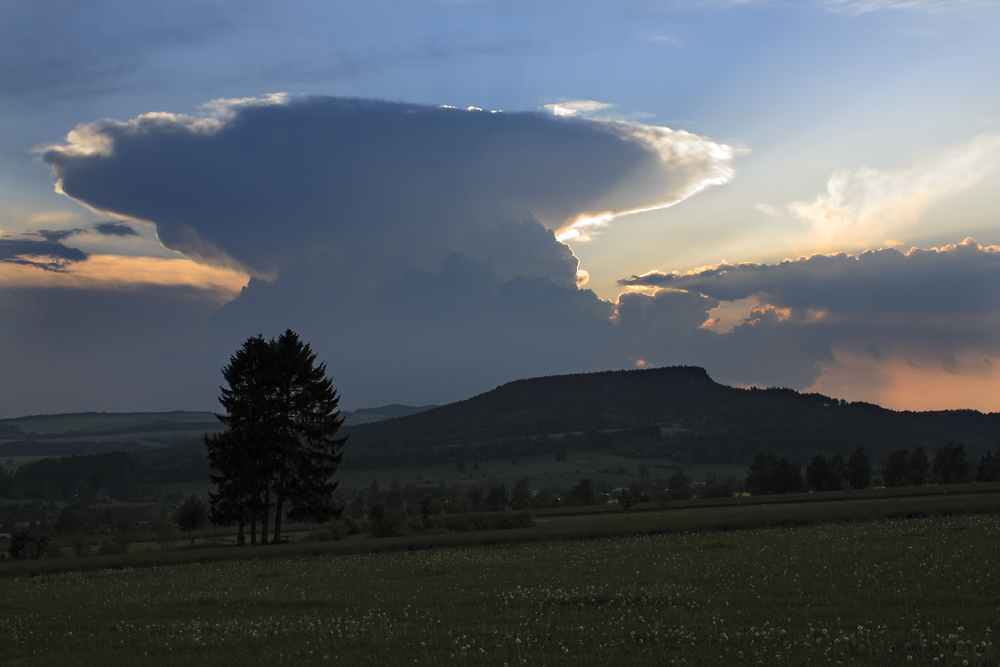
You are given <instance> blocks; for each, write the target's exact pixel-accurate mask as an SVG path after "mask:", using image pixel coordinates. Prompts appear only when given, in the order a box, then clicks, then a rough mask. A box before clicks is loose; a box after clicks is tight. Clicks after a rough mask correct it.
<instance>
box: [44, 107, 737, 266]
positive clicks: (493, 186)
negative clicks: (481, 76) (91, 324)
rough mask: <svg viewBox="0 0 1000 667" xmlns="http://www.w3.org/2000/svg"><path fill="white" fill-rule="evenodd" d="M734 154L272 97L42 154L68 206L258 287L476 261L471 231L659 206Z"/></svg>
mask: <svg viewBox="0 0 1000 667" xmlns="http://www.w3.org/2000/svg"><path fill="white" fill-rule="evenodd" d="M732 157H733V151H732V149H731V148H729V147H728V146H725V145H722V144H718V143H715V142H713V141H711V140H709V139H706V138H704V137H698V136H696V135H692V134H690V133H687V132H683V131H675V130H671V129H669V128H663V127H655V126H649V125H642V124H639V123H628V122H619V121H597V120H585V119H578V118H564V117H554V116H550V115H548V114H540V113H488V112H482V111H463V110H458V109H450V108H441V107H429V106H420V105H413V104H398V103H390V102H382V101H375V100H357V99H336V98H318V97H290V96H287V95H272V96H269V97H267V98H254V99H244V100H224V101H217V102H215V103H213V104H212V105H210V106H209V107H208V108H207V109H206V112H205V114H204V115H201V116H187V115H180V114H168V113H150V114H144V115H142V116H140V117H138V118H135V119H133V120H131V121H126V122H122V121H112V120H102V121H96V122H94V123H90V124H86V125H81V126H79V127H77V128H76V129H75V130H73V131H72V132H71V133H70V134H69V135H68V137H67V143H66V144H64V145H60V146H54V147H50V148H48V149H47V150H46V151H45V153H44V159H45V160H46V161H47V162H48V163H49V164H50V165H51V166H52V170H53V174H54V176H55V178H56V181H57V187H58V188H59V189H60V190H61V191H62V192H64V193H66V194H67V195H69V196H71V197H73V198H75V199H78V200H80V201H82V202H84V203H86V204H87V205H88V206H91V207H92V208H96V209H99V210H102V211H109V212H114V213H115V214H117V215H120V216H126V217H132V218H137V219H143V220H148V221H152V222H153V223H155V224H156V226H157V233H158V235H159V238H160V239H161V241H162V242H163V243H164V244H165V245H166V246H167V247H169V248H172V249H175V250H178V251H180V252H183V253H185V254H187V255H189V256H192V257H200V258H204V259H206V260H214V261H225V260H226V259H227V258H230V257H231V258H234V259H235V260H236V261H238V262H240V263H241V264H243V265H244V266H246V267H248V268H250V269H252V270H256V271H258V272H273V271H275V270H278V269H279V268H280V267H281V265H282V264H283V263H288V262H289V261H295V259H293V258H295V257H297V256H298V254H299V251H300V250H302V249H308V250H310V251H312V250H314V249H316V248H317V247H318V246H324V245H325V246H329V245H334V244H336V245H343V244H344V243H345V242H346V243H351V244H353V243H358V242H362V241H363V242H365V243H367V245H368V246H369V247H368V248H367V251H368V253H369V256H371V255H372V253H375V252H376V251H377V252H378V253H379V254H387V255H393V256H394V257H395V258H396V259H397V261H398V259H399V258H400V257H402V256H404V255H410V256H411V257H418V256H420V255H421V253H422V252H425V251H426V252H430V248H432V247H433V248H437V250H438V252H437V253H436V254H435V253H434V252H430V254H432V255H434V257H433V258H429V259H430V262H429V263H427V264H426V265H425V267H426V266H431V265H439V264H440V262H441V261H442V260H443V258H444V256H446V254H447V253H450V252H454V251H462V252H465V253H467V254H470V255H473V256H480V257H483V256H485V255H488V254H489V252H490V251H489V247H490V246H493V245H495V239H494V238H492V235H490V234H487V235H486V236H490V238H489V240H485V239H483V238H480V239H479V240H478V241H477V240H476V238H475V237H481V236H482V230H484V229H487V228H490V227H493V228H496V227H497V226H504V225H507V224H508V223H510V222H511V221H514V222H516V223H518V224H519V223H520V221H522V220H525V219H532V220H535V221H537V222H539V223H541V224H542V225H543V226H544V227H546V228H547V229H550V230H553V231H557V232H559V231H564V230H566V229H567V228H569V227H571V226H572V225H574V224H575V223H577V221H578V220H579V219H580V218H581V217H583V218H586V217H587V216H597V215H602V214H611V215H615V214H620V213H624V212H628V211H634V210H641V209H648V208H657V207H661V206H667V205H670V204H673V203H676V202H677V201H680V200H682V199H684V198H686V197H689V196H691V195H692V194H694V193H696V192H698V191H700V190H702V189H704V188H706V187H709V186H710V185H712V184H717V183H723V182H726V181H727V180H729V179H730V178H732V175H733V169H732V164H731V162H732ZM461 237H465V239H466V242H465V243H464V244H459V245H458V246H456V245H455V241H456V240H457V239H459V238H461ZM404 239H405V240H404ZM400 240H402V241H403V242H402V243H399V242H397V241H400ZM477 243H478V247H477ZM442 252H444V253H445V254H444V255H442V254H441V253H442ZM283 255H284V257H283ZM513 275H516V269H514V270H513ZM573 276H574V280H575V272H574V273H573Z"/></svg>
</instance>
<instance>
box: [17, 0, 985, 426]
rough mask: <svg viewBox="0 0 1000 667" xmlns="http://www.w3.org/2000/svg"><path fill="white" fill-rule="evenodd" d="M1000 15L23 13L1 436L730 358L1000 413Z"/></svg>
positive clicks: (195, 7) (733, 362) (523, 5)
mask: <svg viewBox="0 0 1000 667" xmlns="http://www.w3.org/2000/svg"><path fill="white" fill-rule="evenodd" d="M998 34H1000V2H994V1H985V0H983V1H977V0H812V1H810V0H804V1H802V2H771V1H768V0H728V1H727V0H700V1H694V0H691V1H685V0H680V1H669V0H667V1H664V0H659V1H657V2H643V1H641V0H639V1H636V2H630V3H627V4H624V6H613V5H612V3H606V2H586V1H582V2H581V1H574V2H560V1H552V2H517V1H504V2H500V1H496V2H490V1H486V0H484V1H464V2H463V1H461V0H452V1H439V2H428V1H423V0H412V1H407V2H379V1H373V2H366V3H347V2H309V1H305V0H303V1H295V2H289V3H273V2H262V1H254V0H241V1H240V2H229V1H226V0H218V1H207V2H206V1H198V2H188V1H185V0H174V1H171V2H155V1H154V2H145V3H135V2H132V1H127V0H95V1H94V2H87V3H80V2H76V1H74V0H44V1H42V2H34V3H27V2H21V1H17V0H0V117H2V118H3V123H0V417H16V416H24V415H30V414H45V413H49V414H52V413H61V412H78V411H109V412H110V411H116V412H117V411H140V410H142V411H145V410H155V411H159V410H218V409H219V408H218V402H217V398H218V395H219V386H220V385H221V384H222V382H223V380H222V375H221V370H220V369H221V368H222V367H223V366H224V365H225V364H226V363H227V362H228V360H229V357H230V355H231V354H233V353H234V352H235V351H236V350H237V349H238V348H239V347H240V345H241V344H242V342H243V341H244V340H246V339H247V338H249V337H250V336H254V335H257V334H263V335H264V336H266V337H272V336H277V335H279V334H280V333H281V332H282V331H284V330H285V329H289V328H290V329H292V330H294V331H296V332H297V333H298V334H299V335H300V336H301V338H302V339H304V340H306V341H308V342H309V343H310V344H311V345H312V347H313V349H314V351H315V352H316V353H317V355H318V360H319V361H321V362H323V363H325V364H326V367H327V372H328V374H329V375H330V376H331V377H332V378H333V380H334V385H335V386H336V387H337V388H338V390H339V391H340V393H341V396H342V401H341V407H343V408H346V409H356V408H361V407H370V406H377V405H383V404H387V403H403V404H410V405H424V404H430V403H438V404H441V403H447V402H451V401H455V400H461V399H463V398H467V397H469V396H473V395H475V394H478V393H482V392H484V391H489V390H490V389H492V388H494V387H496V386H497V385H499V384H502V383H504V382H508V381H511V380H515V379H519V378H524V377H534V376H541V375H551V374H561V373H579V372H593V371H601V370H611V369H620V368H644V367H645V368H649V367H658V366H667V365H695V366H702V367H704V368H706V369H707V370H708V372H709V373H710V374H711V376H712V377H713V378H714V379H715V380H717V381H719V382H723V383H726V384H731V385H734V386H742V387H749V386H758V387H771V386H777V387H791V388H794V389H797V390H800V391H810V392H820V393H823V394H826V395H830V396H834V397H836V398H841V399H845V400H851V401H867V402H871V403H877V404H880V405H884V406H886V407H891V408H894V409H900V410H927V409H956V408H974V409H978V410H982V411H989V412H996V411H1000V368H998V365H1000V335H998V334H1000V217H998V213H997V211H998V210H1000V87H998V86H997V85H996V83H997V79H996V76H997V75H996V73H997V72H998V71H1000V40H997V39H996V35H998Z"/></svg>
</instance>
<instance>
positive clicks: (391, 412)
mask: <svg viewBox="0 0 1000 667" xmlns="http://www.w3.org/2000/svg"><path fill="white" fill-rule="evenodd" d="M436 407H438V406H436V405H420V406H412V405H400V404H399V403H391V404H389V405H383V406H381V407H378V408H359V409H358V410H354V411H348V410H344V411H342V412H341V414H342V416H343V417H344V424H345V425H346V426H354V425H355V424H367V423H370V422H376V421H381V420H383V419H392V418H393V417H406V416H408V415H415V414H417V413H418V412H426V411H427V410H431V409H433V408H436Z"/></svg>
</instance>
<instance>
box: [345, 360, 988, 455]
mask: <svg viewBox="0 0 1000 667" xmlns="http://www.w3.org/2000/svg"><path fill="white" fill-rule="evenodd" d="M349 432H350V434H351V439H350V440H349V445H348V448H347V449H346V450H345V466H347V467H376V466H381V465H406V464H417V463H421V464H423V463H431V462H443V461H474V460H482V459H498V458H508V457H510V458H516V457H519V456H530V455H535V454H541V453H549V452H555V453H558V452H559V451H560V450H563V451H565V450H579V449H607V450H610V451H614V452H616V453H619V454H623V455H627V456H634V457H653V456H655V457H663V458H672V459H674V460H677V461H680V462H705V463H740V464H744V463H748V462H749V460H750V459H751V458H752V457H753V455H754V454H755V453H756V452H757V451H759V450H762V449H763V450H773V451H776V452H779V453H785V454H788V455H790V456H792V457H793V458H798V459H799V460H806V459H807V458H808V457H809V456H811V455H812V454H814V453H817V452H836V451H840V452H844V453H845V454H847V453H850V452H851V451H852V450H853V449H854V448H855V447H857V446H858V445H860V446H863V447H864V448H865V449H866V450H867V451H868V452H869V453H870V454H872V455H873V456H874V457H875V458H876V459H878V458H881V457H882V456H884V455H885V454H886V453H888V452H889V451H891V450H893V449H896V448H899V447H905V448H913V447H916V446H922V447H924V448H925V449H927V450H928V451H931V452H932V451H934V450H936V449H937V448H938V447H940V446H941V445H943V444H944V443H945V442H947V441H948V440H954V441H956V442H963V443H965V444H966V447H967V449H968V450H969V451H970V452H982V451H986V450H988V449H992V448H993V447H995V446H996V444H997V442H1000V413H990V414H983V413H980V412H976V411H972V410H950V411H937V412H899V411H894V410H888V409H885V408H881V407H879V406H876V405H872V404H869V403H849V402H845V401H840V400H837V399H833V398H829V397H827V396H822V395H819V394H801V393H799V392H796V391H793V390H790V389H757V388H751V389H737V388H733V387H729V386H726V385H722V384H719V383H717V382H715V381H714V380H712V379H711V378H710V377H709V376H708V373H707V372H706V371H705V370H704V369H702V368H697V367H670V368H656V369H642V370H627V371H606V372H600V373H588V374H578V375H562V376H550V377H542V378H534V379H528V380H518V381H515V382H510V383H508V384H505V385H502V386H500V387H497V388H496V389H494V390H492V391H489V392H486V393H484V394H480V395H478V396H475V397H473V398H469V399H466V400H464V401H459V402H457V403H452V404H449V405H445V406H441V407H438V408H434V409H431V410H427V411H425V412H421V413H419V414H415V415H411V416H404V417H399V418H395V419H387V420H383V421H380V422H377V423H372V424H361V425H357V426H352V427H351V428H350V429H349Z"/></svg>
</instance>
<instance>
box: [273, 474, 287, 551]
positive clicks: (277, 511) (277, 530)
mask: <svg viewBox="0 0 1000 667" xmlns="http://www.w3.org/2000/svg"><path fill="white" fill-rule="evenodd" d="M284 484H285V470H284V466H282V469H281V472H280V473H279V475H278V490H277V494H278V499H277V501H276V502H275V504H274V540H272V542H273V543H274V544H281V511H282V504H283V501H284V499H285V498H284V494H283V493H282V491H284V488H285V487H284Z"/></svg>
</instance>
